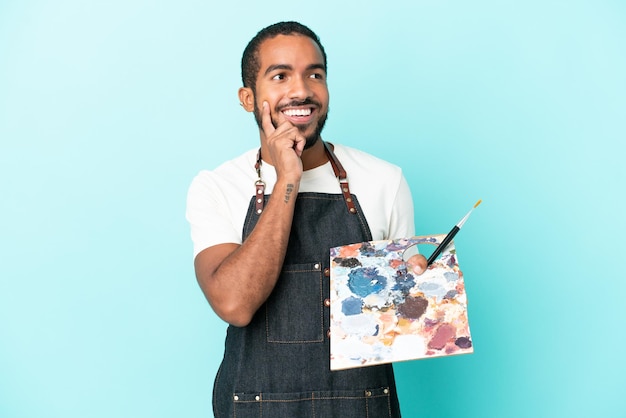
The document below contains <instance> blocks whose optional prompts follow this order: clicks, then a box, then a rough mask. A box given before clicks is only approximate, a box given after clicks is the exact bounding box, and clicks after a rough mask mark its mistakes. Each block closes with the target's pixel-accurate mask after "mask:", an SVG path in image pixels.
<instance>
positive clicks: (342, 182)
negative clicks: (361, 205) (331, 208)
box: [324, 142, 356, 215]
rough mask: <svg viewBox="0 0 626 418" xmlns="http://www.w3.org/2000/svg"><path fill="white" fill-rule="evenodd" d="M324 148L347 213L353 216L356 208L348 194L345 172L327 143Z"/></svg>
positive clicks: (348, 187)
mask: <svg viewBox="0 0 626 418" xmlns="http://www.w3.org/2000/svg"><path fill="white" fill-rule="evenodd" d="M324 148H325V149H326V155H328V159H329V160H330V165H332V166H333V171H334V172H335V176H336V177H337V180H339V186H340V187H341V193H342V194H343V200H345V202H346V206H348V212H350V213H351V214H353V215H354V214H356V207H354V202H353V201H352V195H351V194H350V186H349V185H348V175H347V174H346V170H344V168H343V166H342V165H341V163H340V162H339V160H338V159H337V156H336V155H335V153H334V152H333V150H332V148H331V147H330V145H329V144H328V142H324Z"/></svg>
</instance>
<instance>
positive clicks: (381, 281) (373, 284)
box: [348, 267, 387, 298]
mask: <svg viewBox="0 0 626 418" xmlns="http://www.w3.org/2000/svg"><path fill="white" fill-rule="evenodd" d="M348 277H349V279H348V287H349V288H350V290H351V291H352V293H354V294H355V295H357V296H361V297H363V298H364V297H366V296H368V295H371V294H373V293H378V292H380V291H381V290H383V289H384V288H385V286H386V285H387V279H386V278H385V277H384V276H381V275H380V274H378V269H376V268H375V267H363V268H360V269H356V270H353V271H351V272H350V273H349V274H348Z"/></svg>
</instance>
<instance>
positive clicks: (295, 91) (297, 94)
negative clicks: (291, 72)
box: [289, 77, 311, 99]
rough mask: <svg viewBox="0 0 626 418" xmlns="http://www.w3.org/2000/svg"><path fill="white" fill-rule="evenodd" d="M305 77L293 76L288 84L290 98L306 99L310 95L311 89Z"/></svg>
mask: <svg viewBox="0 0 626 418" xmlns="http://www.w3.org/2000/svg"><path fill="white" fill-rule="evenodd" d="M307 81H308V79H306V78H305V77H294V78H293V79H292V81H291V84H290V86H289V98H290V99H307V98H309V97H311V89H310V87H309V84H308V83H307Z"/></svg>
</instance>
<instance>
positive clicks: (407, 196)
mask: <svg viewBox="0 0 626 418" xmlns="http://www.w3.org/2000/svg"><path fill="white" fill-rule="evenodd" d="M414 216H415V215H414V212H413V197H412V195H411V189H410V188H409V185H408V183H407V181H406V179H405V178H404V175H402V174H401V175H400V181H399V182H398V189H397V192H396V197H395V199H394V202H393V207H392V209H391V216H390V218H389V236H388V237H387V239H396V238H407V237H412V236H414V235H415V217H414Z"/></svg>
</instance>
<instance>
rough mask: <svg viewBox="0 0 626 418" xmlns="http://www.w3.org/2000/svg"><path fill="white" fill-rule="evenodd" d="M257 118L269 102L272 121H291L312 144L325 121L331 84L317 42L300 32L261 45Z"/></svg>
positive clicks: (257, 85)
mask: <svg viewBox="0 0 626 418" xmlns="http://www.w3.org/2000/svg"><path fill="white" fill-rule="evenodd" d="M259 61H260V63H261V66H260V70H259V74H258V75H257V80H256V95H255V100H254V117H255V119H256V121H257V124H258V125H259V128H262V125H261V110H260V109H261V108H262V104H263V102H264V101H266V102H267V103H268V104H269V107H270V113H271V117H272V123H273V124H274V127H278V126H279V125H281V124H282V123H285V122H289V123H291V124H292V125H294V126H295V127H297V128H298V129H299V130H300V132H301V133H302V135H303V136H304V137H305V138H306V140H307V143H306V147H305V148H308V147H310V146H312V145H313V144H314V143H315V141H317V139H319V136H320V133H321V131H322V129H323V127H324V123H325V122H326V117H327V114H328V86H327V85H326V71H325V65H324V57H323V56H322V53H321V51H320V49H319V47H318V46H317V44H316V43H315V42H314V41H313V40H312V39H310V38H308V37H306V36H300V35H278V36H276V37H274V38H270V39H267V40H265V41H264V42H263V43H262V44H261V47H260V48H259Z"/></svg>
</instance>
